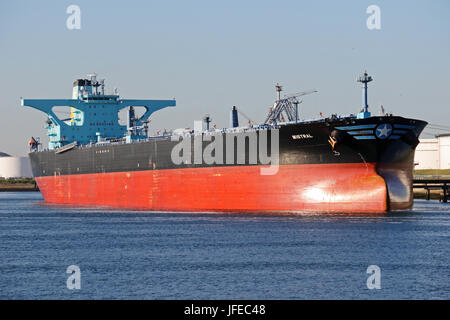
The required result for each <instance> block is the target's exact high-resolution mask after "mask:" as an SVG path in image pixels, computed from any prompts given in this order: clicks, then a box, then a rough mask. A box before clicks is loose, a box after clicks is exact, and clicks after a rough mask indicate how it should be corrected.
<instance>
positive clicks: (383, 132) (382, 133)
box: [377, 123, 392, 139]
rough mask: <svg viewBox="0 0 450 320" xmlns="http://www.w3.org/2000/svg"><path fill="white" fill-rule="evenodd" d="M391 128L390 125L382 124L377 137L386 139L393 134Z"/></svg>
mask: <svg viewBox="0 0 450 320" xmlns="http://www.w3.org/2000/svg"><path fill="white" fill-rule="evenodd" d="M391 131H392V129H391V126H390V125H388V124H386V123H385V124H382V125H380V126H379V127H378V128H377V137H378V138H380V139H384V138H386V137H388V136H389V135H390V134H391Z"/></svg>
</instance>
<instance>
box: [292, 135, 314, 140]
mask: <svg viewBox="0 0 450 320" xmlns="http://www.w3.org/2000/svg"><path fill="white" fill-rule="evenodd" d="M312 138H314V137H313V136H312V135H311V134H309V133H302V134H295V135H293V136H292V139H294V140H298V139H312Z"/></svg>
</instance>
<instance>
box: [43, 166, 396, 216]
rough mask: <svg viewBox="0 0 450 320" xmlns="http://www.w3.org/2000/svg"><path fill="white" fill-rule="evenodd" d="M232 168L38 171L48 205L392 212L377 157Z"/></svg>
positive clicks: (170, 209)
mask: <svg viewBox="0 0 450 320" xmlns="http://www.w3.org/2000/svg"><path fill="white" fill-rule="evenodd" d="M260 168H261V166H230V167H204V168H183V169H168V170H147V171H132V172H111V173H93V174H75V175H54V176H41V177H36V181H37V183H38V186H39V189H40V191H41V192H42V195H43V196H44V198H45V200H46V201H47V202H49V203H59V204H79V205H99V206H110V207H115V208H127V209H140V210H161V211H201V212H203V211H207V212H345V213H359V212H360V213H369V212H386V211H387V210H388V207H389V205H388V202H389V201H388V191H387V186H386V182H385V180H384V179H383V178H382V177H381V176H380V175H379V174H378V173H377V172H376V170H375V164H374V163H346V164H297V165H280V167H279V171H278V173H277V174H275V175H261V174H260Z"/></svg>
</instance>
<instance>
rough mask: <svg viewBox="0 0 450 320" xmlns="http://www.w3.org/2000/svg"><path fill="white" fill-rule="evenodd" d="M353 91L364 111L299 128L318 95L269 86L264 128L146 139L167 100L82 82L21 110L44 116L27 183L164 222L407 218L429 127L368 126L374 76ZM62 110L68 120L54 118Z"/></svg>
mask: <svg viewBox="0 0 450 320" xmlns="http://www.w3.org/2000/svg"><path fill="white" fill-rule="evenodd" d="M358 81H359V82H360V83H361V84H362V89H363V90H362V91H363V94H362V96H363V103H362V108H361V110H360V112H359V113H357V114H356V115H353V114H351V115H348V116H338V115H337V114H332V115H330V116H328V117H323V116H321V117H319V118H318V119H314V120H299V114H298V107H299V104H300V103H301V102H302V101H300V97H302V96H305V95H307V94H310V93H313V92H315V91H309V92H302V93H299V94H296V95H291V96H284V95H283V96H282V95H281V91H282V87H281V86H280V85H278V84H277V86H276V93H277V97H276V100H275V102H274V104H273V107H272V108H271V110H270V111H269V114H268V115H267V117H266V120H265V121H264V123H261V124H255V123H253V122H251V121H250V120H249V121H248V124H247V123H246V125H243V126H242V125H240V123H239V122H240V117H241V118H242V116H243V115H244V116H245V114H244V113H242V112H241V111H240V109H238V108H236V107H235V106H234V107H232V108H231V110H230V126H229V127H228V128H222V129H217V128H216V127H215V126H213V127H211V126H210V122H211V117H210V116H205V117H204V118H203V120H202V121H199V122H196V123H195V124H194V128H192V129H190V128H182V129H176V130H172V131H165V132H163V133H157V134H156V135H151V134H149V126H150V125H149V123H150V120H149V117H150V115H151V114H152V113H153V112H155V111H158V110H161V109H164V108H166V107H174V106H175V105H176V102H175V99H173V100H129V99H121V98H120V96H119V95H118V94H117V92H115V93H113V94H105V90H104V86H105V84H104V80H97V75H95V74H93V75H89V76H88V77H87V78H85V79H78V80H76V81H75V82H74V83H73V95H72V99H56V100H55V99H52V100H47V99H37V100H36V99H34V100H33V99H22V101H21V105H22V106H29V107H33V108H35V109H38V110H40V111H42V112H44V113H45V114H47V116H48V119H47V121H46V129H47V131H48V136H49V144H48V147H47V148H42V147H41V146H40V142H39V139H35V138H32V139H31V140H30V142H29V143H30V153H29V157H30V160H31V165H32V170H33V174H34V176H35V179H36V182H37V184H38V186H39V190H40V191H41V193H42V195H43V197H44V199H45V201H46V202H48V203H58V204H73V205H89V206H108V207H113V208H126V209H137V210H151V211H153V210H155V211H171V212H175V211H181V212H257V213H269V212H277V213H303V212H309V213H310V212H314V213H339V212H343V213H386V212H389V211H391V210H404V209H409V208H411V207H412V204H413V192H412V171H413V166H414V162H413V159H414V151H415V148H416V146H417V144H418V142H419V140H418V137H419V135H420V133H421V132H422V130H423V129H424V127H425V126H426V124H427V123H426V122H424V121H421V120H416V119H409V118H404V117H400V116H393V115H392V114H385V113H384V112H383V114H381V115H377V116H372V114H371V113H370V112H369V107H368V102H367V86H368V83H369V82H370V81H372V77H371V76H369V75H368V74H367V72H365V73H364V74H363V75H362V76H360V77H359V78H358ZM61 106H66V107H68V108H70V109H69V110H70V117H68V118H65V119H64V118H63V117H61V116H58V115H57V112H56V109H57V108H58V107H61ZM138 109H139V110H143V112H141V113H142V114H140V115H138V112H137V111H138ZM124 113H125V114H126V122H125V123H123V122H122V123H120V121H119V120H120V119H119V114H121V115H123V114H124ZM245 117H246V116H245ZM246 118H248V117H246ZM152 126H153V123H152Z"/></svg>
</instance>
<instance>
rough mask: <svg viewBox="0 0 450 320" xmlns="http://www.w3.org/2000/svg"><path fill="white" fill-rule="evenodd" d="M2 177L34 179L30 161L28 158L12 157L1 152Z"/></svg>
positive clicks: (0, 175)
mask: <svg viewBox="0 0 450 320" xmlns="http://www.w3.org/2000/svg"><path fill="white" fill-rule="evenodd" d="M0 177H2V178H6V179H7V178H32V177H33V173H32V172H31V164H30V159H29V158H28V157H11V156H10V155H8V154H6V153H3V152H0Z"/></svg>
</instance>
